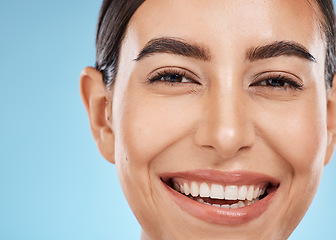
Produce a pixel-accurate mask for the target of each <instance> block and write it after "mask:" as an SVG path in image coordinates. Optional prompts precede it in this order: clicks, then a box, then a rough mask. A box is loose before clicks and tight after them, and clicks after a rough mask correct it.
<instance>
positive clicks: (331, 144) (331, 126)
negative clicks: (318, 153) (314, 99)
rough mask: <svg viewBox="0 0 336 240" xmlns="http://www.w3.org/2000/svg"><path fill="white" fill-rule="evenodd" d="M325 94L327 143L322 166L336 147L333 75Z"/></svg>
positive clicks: (335, 103) (335, 89)
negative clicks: (331, 84)
mask: <svg viewBox="0 0 336 240" xmlns="http://www.w3.org/2000/svg"><path fill="white" fill-rule="evenodd" d="M327 94H328V99H327V129H328V142H327V152H326V156H325V160H324V165H327V164H328V163H329V162H330V160H331V158H332V156H333V154H334V149H335V145H336V75H334V79H333V86H332V88H331V89H329V90H328V92H327Z"/></svg>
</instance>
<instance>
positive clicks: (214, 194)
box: [210, 184, 224, 199]
mask: <svg viewBox="0 0 336 240" xmlns="http://www.w3.org/2000/svg"><path fill="white" fill-rule="evenodd" d="M210 197H211V198H213V199H224V189H223V186H222V185H219V184H212V185H211V189H210Z"/></svg>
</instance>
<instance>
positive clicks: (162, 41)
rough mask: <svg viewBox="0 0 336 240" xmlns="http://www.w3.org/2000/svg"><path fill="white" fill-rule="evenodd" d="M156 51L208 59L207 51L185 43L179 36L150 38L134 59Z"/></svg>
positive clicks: (137, 59) (139, 58) (138, 59)
mask: <svg viewBox="0 0 336 240" xmlns="http://www.w3.org/2000/svg"><path fill="white" fill-rule="evenodd" d="M157 53H170V54H175V55H180V56H184V57H192V58H195V59H199V60H203V61H210V54H209V51H208V50H206V49H205V48H204V47H202V46H200V45H198V44H191V43H187V42H186V41H184V40H183V39H180V38H169V37H162V38H155V39H152V40H150V41H149V42H148V43H147V44H146V45H145V47H144V48H143V49H142V50H141V52H140V53H139V55H138V57H137V58H136V59H134V61H140V60H141V59H143V58H144V57H148V56H151V55H153V54H157Z"/></svg>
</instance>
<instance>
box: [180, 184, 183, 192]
mask: <svg viewBox="0 0 336 240" xmlns="http://www.w3.org/2000/svg"><path fill="white" fill-rule="evenodd" d="M180 192H181V193H184V185H181V186H180Z"/></svg>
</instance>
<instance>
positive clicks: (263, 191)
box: [260, 188, 266, 196]
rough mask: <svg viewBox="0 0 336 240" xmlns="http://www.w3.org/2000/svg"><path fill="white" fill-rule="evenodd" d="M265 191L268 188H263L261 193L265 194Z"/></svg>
mask: <svg viewBox="0 0 336 240" xmlns="http://www.w3.org/2000/svg"><path fill="white" fill-rule="evenodd" d="M265 191H266V188H263V189H262V190H261V194H260V196H261V195H264V194H265Z"/></svg>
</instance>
